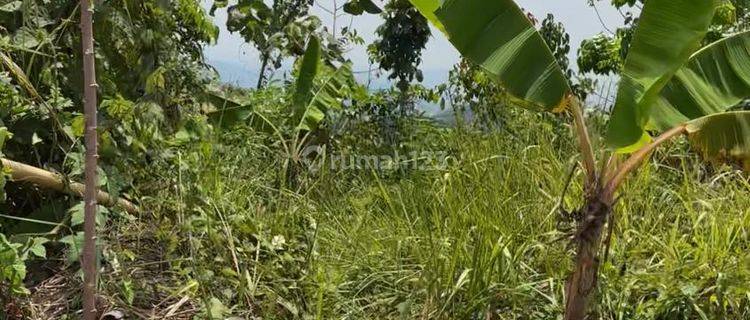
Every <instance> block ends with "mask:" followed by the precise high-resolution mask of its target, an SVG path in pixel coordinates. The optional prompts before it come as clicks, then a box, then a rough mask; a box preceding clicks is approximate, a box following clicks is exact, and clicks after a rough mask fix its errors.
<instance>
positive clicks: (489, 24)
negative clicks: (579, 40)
mask: <svg viewBox="0 0 750 320" xmlns="http://www.w3.org/2000/svg"><path fill="white" fill-rule="evenodd" d="M411 1H412V4H414V6H415V7H416V8H417V9H419V10H420V12H422V14H423V15H425V17H426V18H427V19H428V20H430V21H431V22H433V23H435V24H436V25H437V26H438V28H440V25H442V26H443V27H444V30H445V33H446V34H447V35H448V38H449V40H450V41H451V43H453V45H454V46H455V47H456V49H458V51H459V52H461V54H462V55H463V56H464V57H465V58H467V59H469V60H470V61H472V62H474V63H476V64H477V65H480V66H481V67H482V68H483V69H484V70H485V71H486V72H487V74H488V75H489V76H490V77H492V78H493V80H495V81H496V82H498V83H499V84H500V85H501V86H503V87H504V88H505V89H506V90H507V92H508V93H509V94H510V95H511V96H512V97H513V98H515V100H516V102H517V103H518V104H519V105H521V106H524V107H527V108H530V109H535V110H544V111H554V112H559V111H562V110H564V109H565V107H566V105H567V104H566V102H567V97H568V96H569V95H570V92H571V90H570V87H569V85H568V81H567V79H566V77H565V75H564V73H563V72H562V70H561V69H560V67H559V66H558V64H557V62H556V61H555V58H554V57H553V56H552V53H551V52H550V49H549V47H547V45H546V44H545V42H544V40H543V39H542V37H541V35H539V33H538V32H537V30H536V29H535V28H534V26H533V25H532V23H531V21H529V19H528V17H527V16H526V14H524V13H523V11H521V9H520V8H519V7H518V5H516V4H515V3H514V2H513V1H512V0H492V1H487V0H446V1H445V2H444V3H443V5H442V6H440V7H439V8H437V7H438V3H437V0H411ZM434 8H437V10H436V11H435V14H434V16H433V15H432V12H431V11H432V10H434ZM435 16H436V17H437V18H438V19H439V20H440V21H439V22H440V23H437V22H436V21H435V19H434V17H435Z"/></svg>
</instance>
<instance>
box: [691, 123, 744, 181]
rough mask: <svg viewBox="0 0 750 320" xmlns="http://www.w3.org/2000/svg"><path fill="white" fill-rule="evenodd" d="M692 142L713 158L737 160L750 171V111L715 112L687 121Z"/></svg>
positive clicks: (715, 159) (717, 159) (706, 156)
mask: <svg viewBox="0 0 750 320" xmlns="http://www.w3.org/2000/svg"><path fill="white" fill-rule="evenodd" d="M687 131H688V137H689V139H690V142H691V143H692V144H693V145H694V146H695V147H696V148H697V149H699V150H700V151H701V153H702V154H703V156H704V157H705V158H706V159H709V160H712V161H737V162H740V163H742V164H743V165H744V167H745V169H746V170H750V111H736V112H725V113H718V114H712V115H709V116H705V117H702V118H698V119H695V120H692V121H690V122H688V123H687Z"/></svg>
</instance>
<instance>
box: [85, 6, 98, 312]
mask: <svg viewBox="0 0 750 320" xmlns="http://www.w3.org/2000/svg"><path fill="white" fill-rule="evenodd" d="M92 6H93V1H92V0H81V45H82V47H83V48H82V49H83V79H84V88H83V93H84V94H83V96H84V98H83V104H84V115H85V117H86V130H85V143H86V168H85V171H86V190H85V193H84V196H83V198H84V199H83V202H84V222H83V233H84V235H83V237H84V238H83V239H84V240H83V254H82V255H81V266H82V267H83V319H85V320H95V319H96V318H97V313H98V312H97V310H96V284H97V280H96V278H97V275H96V273H97V261H96V206H97V201H96V200H97V199H96V198H97V197H96V196H97V194H98V193H99V191H98V190H97V180H98V179H97V172H96V170H97V158H98V150H97V149H98V145H97V134H96V127H97V121H96V105H97V99H96V98H97V97H96V90H97V87H98V85H97V84H96V69H95V64H96V61H95V59H96V58H95V56H94V21H93V20H94V19H93V11H94V8H93V7H92Z"/></svg>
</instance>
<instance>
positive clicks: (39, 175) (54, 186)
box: [0, 159, 140, 214]
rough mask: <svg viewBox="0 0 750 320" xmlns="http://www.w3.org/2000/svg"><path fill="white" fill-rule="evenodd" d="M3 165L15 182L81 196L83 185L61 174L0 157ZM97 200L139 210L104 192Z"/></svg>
mask: <svg viewBox="0 0 750 320" xmlns="http://www.w3.org/2000/svg"><path fill="white" fill-rule="evenodd" d="M0 160H1V161H2V164H3V167H6V168H10V170H11V179H12V180H13V181H17V182H26V183H31V184H34V185H36V186H39V187H41V188H44V189H50V190H54V191H59V192H62V193H67V194H69V195H73V196H76V197H83V194H84V192H85V186H84V185H83V184H81V183H77V182H69V183H68V182H66V181H65V179H63V177H62V176H60V175H59V174H56V173H54V172H49V171H47V170H44V169H39V168H37V167H32V166H30V165H26V164H23V163H20V162H16V161H13V160H8V159H0ZM96 199H97V202H99V204H101V205H103V206H105V207H119V208H121V209H123V210H125V211H127V212H128V213H130V214H137V213H139V212H140V209H139V208H138V206H136V205H135V204H133V203H132V202H130V201H128V200H125V199H123V198H115V197H112V196H111V195H109V194H108V193H106V192H103V191H99V192H98V194H97V196H96Z"/></svg>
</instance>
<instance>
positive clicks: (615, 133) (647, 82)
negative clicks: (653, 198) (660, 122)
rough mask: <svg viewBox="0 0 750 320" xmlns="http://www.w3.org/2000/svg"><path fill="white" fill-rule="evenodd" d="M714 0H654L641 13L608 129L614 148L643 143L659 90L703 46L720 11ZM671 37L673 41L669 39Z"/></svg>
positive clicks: (608, 140) (609, 138) (635, 145)
mask: <svg viewBox="0 0 750 320" xmlns="http://www.w3.org/2000/svg"><path fill="white" fill-rule="evenodd" d="M715 5H716V3H715V2H714V1H702V2H699V3H696V2H694V1H687V2H681V1H655V2H652V3H651V2H650V3H649V4H647V5H646V6H645V7H644V9H643V13H642V14H641V17H640V21H639V22H638V28H639V31H640V32H637V33H636V34H635V38H634V39H633V44H632V45H631V47H630V49H629V53H628V57H627V60H626V61H625V67H624V71H623V74H622V77H621V80H620V83H619V86H618V93H617V100H616V102H615V107H614V109H613V111H612V119H611V120H610V123H609V130H608V132H607V143H608V144H609V145H610V146H611V147H615V148H625V147H629V150H634V149H633V148H637V147H640V146H641V145H642V144H643V143H644V141H645V140H644V137H645V138H647V137H648V136H647V134H646V133H645V131H644V127H645V125H646V123H647V122H648V121H649V118H650V116H651V108H652V106H653V103H654V102H655V101H656V99H657V98H658V95H659V92H660V91H661V90H662V88H663V87H664V86H665V85H666V84H667V83H668V82H669V80H670V79H671V78H672V76H673V75H674V74H675V72H677V70H678V69H679V68H680V67H682V65H683V64H684V63H686V62H687V61H688V59H689V58H690V56H691V55H692V54H693V53H694V52H695V50H697V49H698V48H699V46H700V43H701V41H702V40H703V37H704V36H705V35H706V32H707V31H708V27H709V25H710V24H711V19H712V18H713V16H714V12H715ZM667 39H668V40H669V41H667Z"/></svg>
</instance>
